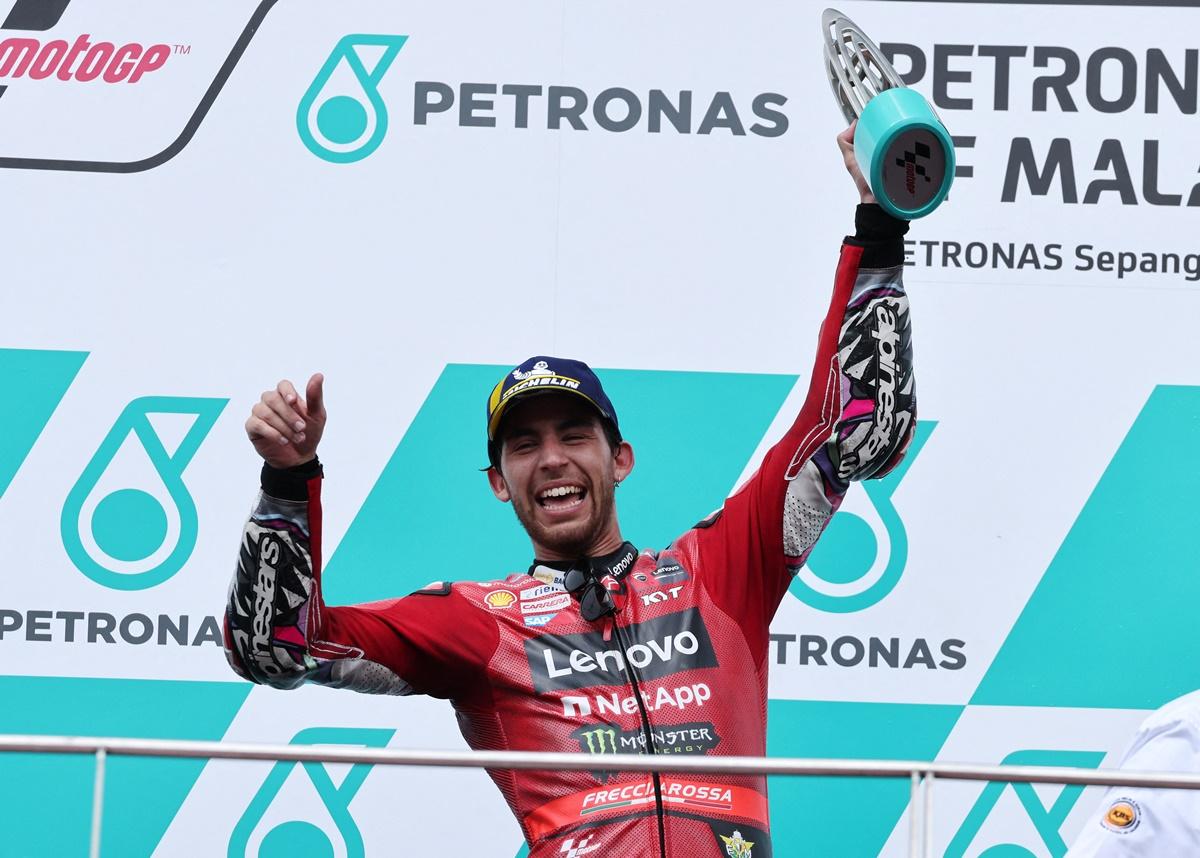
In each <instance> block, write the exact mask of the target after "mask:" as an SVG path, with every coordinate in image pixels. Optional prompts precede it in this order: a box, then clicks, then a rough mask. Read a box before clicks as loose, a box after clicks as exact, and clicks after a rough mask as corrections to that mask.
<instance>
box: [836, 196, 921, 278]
mask: <svg viewBox="0 0 1200 858" xmlns="http://www.w3.org/2000/svg"><path fill="white" fill-rule="evenodd" d="M906 232H908V221H906V220H900V219H898V218H894V217H892V216H891V215H890V214H888V213H887V212H885V211H884V210H883V208H882V207H881V206H880V205H879V204H878V203H861V204H859V206H858V209H857V210H856V211H855V212H854V236H853V237H850V236H847V237H846V243H847V244H852V245H854V246H855V247H861V248H863V255H862V261H861V262H860V263H859V264H860V265H861V266H862V267H863V268H891V267H892V266H894V265H902V264H904V234H905V233H906Z"/></svg>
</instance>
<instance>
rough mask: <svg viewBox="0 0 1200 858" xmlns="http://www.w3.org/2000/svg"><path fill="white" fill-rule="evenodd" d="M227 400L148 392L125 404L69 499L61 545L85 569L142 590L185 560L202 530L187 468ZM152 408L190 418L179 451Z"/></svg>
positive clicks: (166, 419) (179, 419) (107, 582)
mask: <svg viewBox="0 0 1200 858" xmlns="http://www.w3.org/2000/svg"><path fill="white" fill-rule="evenodd" d="M226 402H228V400H226V399H198V398H192V397H172V396H147V397H143V398H141V399H135V400H134V401H133V402H131V403H129V405H127V406H126V407H125V410H124V411H122V412H121V415H120V416H119V417H118V418H117V421H116V423H114V424H113V427H112V429H110V430H109V432H108V435H106V436H105V438H104V440H103V441H102V442H101V443H100V447H99V448H98V449H97V450H96V453H95V454H94V455H93V456H92V458H91V461H89V462H88V464H87V467H85V468H84V469H83V473H82V474H80V475H79V479H78V480H77V481H76V482H75V485H74V487H72V489H71V491H70V492H69V493H68V494H67V499H66V502H65V503H64V504H63V508H62V519H61V533H62V540H63V546H64V547H65V548H66V551H67V556H68V557H70V558H71V562H72V563H74V564H75V566H76V568H78V569H79V571H80V572H82V573H83V574H84V575H86V576H87V577H89V578H91V579H92V580H93V581H95V582H96V583H97V584H101V585H103V586H105V587H111V588H113V589H115V590H144V589H146V588H147V587H153V586H155V585H157V584H161V583H162V582H163V581H166V580H167V579H168V578H170V577H171V576H172V575H174V574H175V573H176V572H178V571H179V570H180V569H181V568H183V564H184V563H185V562H186V561H187V559H188V557H189V556H191V553H192V550H193V549H194V548H195V547H196V536H197V532H198V528H197V517H196V504H195V503H194V502H193V501H192V496H191V494H190V493H189V492H188V489H187V486H186V485H184V482H183V471H184V469H185V468H186V467H187V466H188V463H189V462H190V461H191V460H192V457H193V456H195V454H196V451H197V450H198V449H199V448H200V444H201V443H202V442H203V441H204V438H205V437H206V436H207V435H208V433H209V430H211V429H212V427H213V424H214V423H215V422H216V420H217V417H218V416H219V415H220V413H221V410H222V409H223V408H224V407H225V403H226ZM152 415H153V416H156V417H158V418H159V423H160V424H164V427H163V428H164V429H165V428H168V427H170V428H174V429H179V428H181V426H180V424H181V423H183V422H189V421H190V425H188V426H187V428H186V429H185V430H184V432H183V436H182V438H181V439H180V440H179V441H178V443H177V444H176V445H175V447H174V450H173V451H169V450H168V449H167V446H166V444H165V443H164V441H163V438H162V437H160V435H159V433H158V431H156V429H155V426H154V424H153V423H152V421H151V416H152Z"/></svg>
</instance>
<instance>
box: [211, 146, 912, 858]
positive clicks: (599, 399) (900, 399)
mask: <svg viewBox="0 0 1200 858" xmlns="http://www.w3.org/2000/svg"><path fill="white" fill-rule="evenodd" d="M838 142H839V145H840V146H841V150H842V154H843V158H844V160H845V163H846V166H847V169H848V170H849V171H850V174H851V176H852V177H853V179H854V181H855V184H856V186H857V188H858V190H859V194H860V199H861V201H862V205H860V206H859V209H858V213H857V217H856V227H857V231H856V233H855V236H854V237H853V238H847V239H846V240H845V242H844V243H843V245H842V250H841V257H840V261H839V264H838V268H837V273H836V275H835V278H834V286H833V296H832V299H831V301H830V304H829V309H828V311H827V313H826V316H825V321H824V323H823V325H822V327H821V331H820V334H819V337H818V341H817V355H816V364H815V367H814V369H813V373H812V377H811V381H810V383H809V389H808V396H807V398H806V400H805V402H804V405H803V407H802V408H801V410H800V413H799V415H798V416H797V417H796V419H795V421H794V422H793V424H792V426H791V428H790V429H789V430H788V431H787V433H786V434H785V435H784V437H783V438H782V439H781V440H780V441H779V442H778V443H776V444H775V445H774V446H773V447H772V448H771V450H770V451H769V452H768V453H767V455H766V457H765V458H764V460H763V462H762V465H761V466H760V468H759V470H758V471H757V473H755V475H754V476H753V477H751V478H750V479H749V480H748V481H747V482H746V483H745V484H744V485H743V486H741V487H740V488H739V489H738V490H737V491H736V492H734V494H733V495H731V496H730V497H729V498H728V499H727V500H726V502H725V504H724V505H723V507H722V508H721V509H720V510H718V511H717V512H715V513H713V514H712V515H711V516H709V517H708V518H706V519H704V520H703V521H701V522H700V523H699V524H697V525H696V526H695V527H694V528H692V529H691V530H689V531H687V532H686V533H684V534H683V535H681V536H680V537H679V538H677V539H676V540H675V541H674V542H672V543H671V544H670V545H669V546H668V547H667V548H665V549H663V550H661V551H656V550H651V549H641V550H639V549H638V548H637V547H635V546H634V545H632V544H631V543H629V542H627V541H625V539H624V537H623V536H622V534H621V529H620V525H619V522H618V517H617V508H616V502H615V491H616V488H617V486H619V485H620V483H621V481H622V480H624V479H625V478H626V477H627V476H628V475H629V474H630V472H631V471H632V470H633V466H634V454H633V447H632V446H631V445H630V443H629V442H628V441H626V440H625V439H624V438H623V437H622V435H621V430H620V424H619V422H618V419H617V413H616V410H615V408H614V407H613V405H612V403H611V402H610V401H609V398H608V396H607V395H606V394H605V392H604V388H603V385H602V384H601V381H600V379H599V378H598V377H597V376H596V374H595V373H593V372H592V371H591V370H590V369H589V368H588V367H587V365H586V364H583V363H581V362H579V361H575V360H568V359H565V358H556V357H550V356H538V357H533V358H529V359H528V360H526V361H525V362H524V363H522V364H521V365H520V366H518V367H516V368H514V369H513V370H512V371H511V372H509V373H507V374H506V375H505V376H504V377H503V378H502V379H501V380H500V382H499V383H498V384H497V385H496V386H495V388H494V389H493V390H492V392H491V395H490V396H489V397H488V400H487V439H488V444H487V449H488V458H489V460H490V467H489V468H488V469H487V478H488V482H489V484H490V486H491V489H492V492H493V493H494V494H495V495H496V497H497V498H498V499H499V500H501V501H504V502H508V503H511V504H512V505H513V509H514V511H515V512H516V515H517V518H518V520H519V521H520V523H521V526H522V527H524V529H525V531H526V533H527V534H528V535H529V539H530V542H531V543H532V549H533V557H534V560H533V563H532V564H531V565H530V566H529V569H528V571H526V572H522V573H519V574H513V575H509V576H507V577H504V578H500V579H497V580H493V581H488V582H482V583H481V582H473V581H465V582H457V583H450V582H440V581H439V582H435V583H433V584H430V585H429V586H427V587H425V588H424V589H422V590H418V591H417V592H416V593H413V594H411V595H409V596H406V597H404V598H399V599H392V600H388V601H385V602H378V603H374V604H368V605H354V606H346V607H327V606H326V605H325V604H324V603H323V601H322V599H321V557H320V521H321V507H320V491H321V479H322V471H321V466H320V464H319V463H318V461H317V459H316V448H317V444H318V442H319V441H320V438H321V434H322V432H323V430H324V426H325V410H324V406H323V402H322V383H323V379H322V378H321V376H320V375H315V376H313V377H312V379H310V381H309V382H308V385H307V389H306V391H305V396H304V397H301V396H300V395H299V394H298V392H297V391H296V390H295V389H294V387H293V386H292V385H291V384H290V383H289V382H286V381H284V382H280V384H279V385H278V386H277V388H276V389H275V390H272V391H268V392H267V393H265V394H263V397H262V400H261V401H260V402H259V403H257V404H256V405H255V406H254V408H253V410H252V413H251V416H250V418H249V420H247V422H246V430H247V433H248V434H249V436H250V439H251V441H252V442H253V443H254V445H255V448H256V449H257V450H258V451H259V453H260V454H262V456H263V458H264V459H265V465H264V467H263V473H262V494H261V495H260V496H259V501H258V504H257V506H256V508H255V510H254V512H253V513H252V515H251V517H250V520H249V522H248V523H247V525H246V529H245V533H244V536H243V542H242V550H241V555H240V557H239V562H238V569H237V573H236V575H235V577H234V581H233V586H232V588H231V591H230V599H229V607H228V610H227V612H226V634H225V642H226V653H227V656H228V658H229V661H230V664H231V665H232V666H233V668H234V670H236V671H237V672H238V673H239V674H240V675H242V676H244V677H245V678H247V679H250V680H252V681H255V682H260V683H265V684H268V685H271V686H274V687H276V688H294V687H295V686H297V685H299V684H301V683H303V682H306V681H311V682H317V683H321V684H324V685H330V686H335V687H341V688H351V689H354V690H357V691H364V692H369V693H384V694H412V693H421V694H431V695H434V696H436V697H442V698H446V699H448V700H450V701H451V703H452V705H453V707H454V709H455V712H456V714H457V717H458V722H459V725H460V728H461V729H462V732H463V735H464V737H465V738H466V740H467V742H468V743H469V744H470V746H471V747H472V748H475V749H488V750H496V749H509V750H530V751H548V750H549V751H576V752H578V751H583V752H586V753H591V754H595V755H597V761H596V770H595V771H592V772H577V771H547V772H524V771H520V772H514V771H503V770H493V771H491V772H490V774H491V776H492V779H493V780H494V781H495V782H496V784H497V786H498V787H499V788H500V790H501V792H502V793H503V795H504V798H505V800H506V801H507V802H508V804H509V806H510V807H511V808H512V811H513V813H514V815H515V816H516V818H517V821H518V824H519V825H520V826H521V831H522V833H523V834H524V836H525V838H526V840H527V841H528V842H529V845H530V858H549V856H563V855H566V856H582V855H586V854H590V853H597V854H603V855H624V856H656V858H668V856H670V858H683V856H688V858H692V856H733V858H745V856H753V858H770V856H771V854H772V847H771V840H770V834H769V820H768V809H767V793H766V779H765V778H762V777H750V776H727V775H721V776H716V775H714V776H707V775H695V776H690V775H689V776H678V777H677V776H674V775H665V774H664V775H659V774H652V775H643V774H637V773H623V774H622V773H615V772H607V771H605V770H604V766H603V756H604V755H605V754H611V753H620V752H625V753H645V754H676V753H689V754H709V755H719V756H728V755H762V754H764V753H765V751H766V704H767V644H768V627H769V625H770V621H771V617H772V616H773V615H774V613H775V609H776V608H777V607H778V605H779V603H780V601H781V600H782V599H783V596H784V594H785V593H786V591H787V588H788V583H789V582H790V580H791V578H792V576H793V575H794V574H795V572H796V571H797V570H798V569H800V568H801V567H802V566H803V565H804V563H805V560H806V559H807V557H808V555H809V552H811V550H812V548H813V545H814V544H815V543H816V541H817V538H818V536H819V535H820V534H821V532H822V530H823V529H824V527H825V525H826V524H827V523H828V521H829V519H830V517H831V516H832V515H833V513H834V512H835V511H836V510H837V508H838V505H839V504H840V503H841V500H842V497H843V496H844V494H845V492H846V490H847V488H848V487H849V483H850V482H851V481H853V480H861V479H868V478H872V477H879V476H883V475H884V474H886V473H887V472H888V471H890V470H891V469H892V468H893V467H895V465H896V464H897V463H898V462H899V461H900V459H901V457H902V456H903V454H904V451H905V449H906V448H907V445H908V443H909V440H910V439H911V436H912V432H913V428H914V426H915V420H916V415H915V399H914V391H913V376H912V360H911V357H912V348H911V342H910V329H909V314H908V299H907V297H906V296H905V294H904V290H903V287H902V284H901V272H902V270H903V255H904V254H903V251H904V247H903V240H902V236H903V234H904V232H905V230H906V229H907V225H906V224H905V223H903V222H900V221H896V220H894V219H892V218H890V217H889V216H888V215H886V214H885V213H884V212H883V211H882V209H880V208H879V207H878V206H877V205H874V204H873V203H874V200H873V198H872V197H871V195H870V190H869V188H868V187H867V184H866V182H865V181H864V180H863V177H862V174H861V172H859V170H858V168H857V166H856V165H855V163H854V158H853V138H852V130H848V131H847V132H845V133H843V134H842V135H839V138H838ZM798 300H800V299H798ZM781 327H782V326H781ZM696 419H704V418H703V416H699V417H697V418H696Z"/></svg>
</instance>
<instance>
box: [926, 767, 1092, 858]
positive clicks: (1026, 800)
mask: <svg viewBox="0 0 1200 858" xmlns="http://www.w3.org/2000/svg"><path fill="white" fill-rule="evenodd" d="M1102 759H1104V753H1103V752H1101V751H1013V752H1012V753H1011V754H1009V755H1008V756H1007V757H1005V758H1004V759H1003V760H1001V765H1005V766H1010V765H1011V766H1079V767H1082V768H1095V767H1096V766H1098V765H1100V761H1101V760H1102ZM1008 789H1011V790H1012V791H1013V792H1014V793H1016V796H1017V798H1018V799H1020V802H1021V807H1022V808H1023V809H1024V810H1025V813H1026V814H1027V815H1028V817H1029V821H1030V822H1031V823H1033V828H1034V830H1035V831H1036V832H1037V836H1038V837H1039V838H1041V844H1040V845H1042V846H1045V847H1046V849H1047V850H1049V852H1050V854H1051V855H1065V854H1066V851H1067V844H1066V843H1065V842H1064V841H1063V837H1062V835H1061V834H1060V833H1059V829H1060V828H1061V827H1062V824H1063V822H1064V821H1065V820H1066V818H1067V815H1068V814H1070V812H1071V808H1073V807H1074V806H1075V802H1077V801H1078V800H1079V796H1080V794H1081V793H1082V792H1083V786H1081V785H1079V784H1075V785H1068V786H1064V787H1063V788H1062V791H1061V792H1059V794H1058V797H1057V798H1055V799H1054V802H1053V803H1052V804H1051V805H1050V806H1049V807H1047V806H1046V805H1045V804H1043V803H1042V799H1041V798H1039V797H1038V794H1037V791H1036V790H1035V789H1034V785H1033V784H1019V783H1018V784H1005V783H989V784H988V785H987V786H986V787H984V788H983V792H982V793H980V795H979V798H978V800H977V801H976V802H975V805H974V806H973V807H972V808H971V810H970V812H969V813H968V814H967V816H966V819H964V820H963V823H962V825H961V826H959V829H958V831H957V833H955V835H954V839H953V840H951V841H950V845H949V846H948V847H946V852H945V855H944V856H943V858H964V856H966V854H967V850H968V849H970V848H971V847H972V845H974V846H984V845H986V846H988V848H987V849H986V850H984V852H983V853H980V852H977V851H974V850H972V852H971V854H972V855H976V854H988V855H992V854H995V855H997V856H998V855H1000V854H1001V853H1003V854H1004V855H1014V856H1015V855H1033V854H1034V853H1033V852H1030V851H1029V850H1028V849H1026V848H1024V847H1023V846H1020V845H1017V844H1015V843H989V844H983V843H978V844H975V843H974V841H975V840H976V839H978V835H979V833H980V831H982V830H983V827H984V823H985V822H986V821H987V819H988V817H989V816H990V815H991V814H992V812H993V811H994V810H995V809H996V805H997V803H998V802H999V801H1000V797H1001V796H1002V795H1004V792H1005V791H1006V790H1008ZM1012 828H1013V826H1012V825H1011V824H1008V825H1005V826H1004V827H1003V829H1001V830H1008V831H1011V830H1012Z"/></svg>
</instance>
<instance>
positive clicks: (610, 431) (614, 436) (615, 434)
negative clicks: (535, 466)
mask: <svg viewBox="0 0 1200 858" xmlns="http://www.w3.org/2000/svg"><path fill="white" fill-rule="evenodd" d="M596 416H597V417H600V415H599V414H597V415H596ZM600 425H601V426H602V427H604V437H605V438H607V439H608V446H609V448H610V449H611V450H612V451H613V454H614V455H616V452H617V447H619V446H621V441H622V440H623V439H622V438H621V433H620V432H619V431H617V427H616V426H614V425H613V422H612V421H611V420H608V419H606V418H604V417H600ZM503 444H504V423H501V424H500V427H499V429H498V430H497V432H496V437H495V438H493V439H492V440H491V441H488V461H489V462H490V463H491V465H492V467H493V468H495V469H496V470H497V471H498V470H500V448H501V446H502V445H503Z"/></svg>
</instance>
